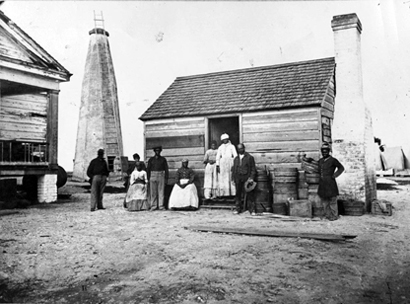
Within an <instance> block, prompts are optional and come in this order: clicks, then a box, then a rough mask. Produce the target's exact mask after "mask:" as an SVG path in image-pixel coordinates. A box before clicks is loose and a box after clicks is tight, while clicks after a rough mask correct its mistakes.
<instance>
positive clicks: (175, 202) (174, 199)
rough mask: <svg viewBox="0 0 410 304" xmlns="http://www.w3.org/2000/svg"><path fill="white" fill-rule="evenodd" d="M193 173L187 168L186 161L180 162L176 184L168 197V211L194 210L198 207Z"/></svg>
mask: <svg viewBox="0 0 410 304" xmlns="http://www.w3.org/2000/svg"><path fill="white" fill-rule="evenodd" d="M194 179H195V173H194V171H193V170H192V169H190V168H188V160H187V159H184V160H183V161H182V167H181V168H179V169H178V171H177V182H176V183H175V185H174V188H172V192H171V195H170V197H169V203H168V208H169V209H190V210H192V209H193V210H196V209H197V208H198V205H199V199H198V191H197V190H196V187H195V184H194Z"/></svg>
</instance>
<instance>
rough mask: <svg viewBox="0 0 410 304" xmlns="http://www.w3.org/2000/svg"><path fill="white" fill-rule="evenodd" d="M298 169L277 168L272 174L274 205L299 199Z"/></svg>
mask: <svg viewBox="0 0 410 304" xmlns="http://www.w3.org/2000/svg"><path fill="white" fill-rule="evenodd" d="M298 174H299V173H298V169H297V168H275V169H274V170H273V174H271V178H273V179H272V188H273V204H277V203H287V201H288V199H290V198H292V199H298V184H297V180H298Z"/></svg>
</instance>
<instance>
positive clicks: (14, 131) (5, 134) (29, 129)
mask: <svg viewBox="0 0 410 304" xmlns="http://www.w3.org/2000/svg"><path fill="white" fill-rule="evenodd" d="M47 107H48V97H47V95H44V94H21V95H10V96H2V97H1V99H0V139H2V140H15V139H17V140H19V139H20V140H30V141H38V142H46V135H47Z"/></svg>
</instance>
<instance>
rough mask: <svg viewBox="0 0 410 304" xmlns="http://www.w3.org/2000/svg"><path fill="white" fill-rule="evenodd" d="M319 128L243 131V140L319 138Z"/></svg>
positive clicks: (266, 140) (265, 140) (270, 140)
mask: <svg viewBox="0 0 410 304" xmlns="http://www.w3.org/2000/svg"><path fill="white" fill-rule="evenodd" d="M319 136H320V135H319V130H297V131H287V132H258V133H244V134H243V142H272V141H294V140H311V139H316V140H319Z"/></svg>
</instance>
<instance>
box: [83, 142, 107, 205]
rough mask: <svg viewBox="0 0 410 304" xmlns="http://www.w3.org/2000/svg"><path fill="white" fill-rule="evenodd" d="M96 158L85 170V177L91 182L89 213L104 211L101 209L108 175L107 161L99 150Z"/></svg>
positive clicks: (102, 151) (101, 150)
mask: <svg viewBox="0 0 410 304" xmlns="http://www.w3.org/2000/svg"><path fill="white" fill-rule="evenodd" d="M97 154H98V156H97V158H94V159H93V160H92V161H91V162H90V165H89V166H88V169H87V176H88V177H89V178H90V182H91V211H95V209H96V208H97V209H105V208H104V207H103V203H102V201H103V194H104V189H105V185H106V183H107V177H108V175H109V173H110V171H109V170H108V164H107V161H106V160H105V158H104V150H103V149H99V150H98V152H97Z"/></svg>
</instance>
